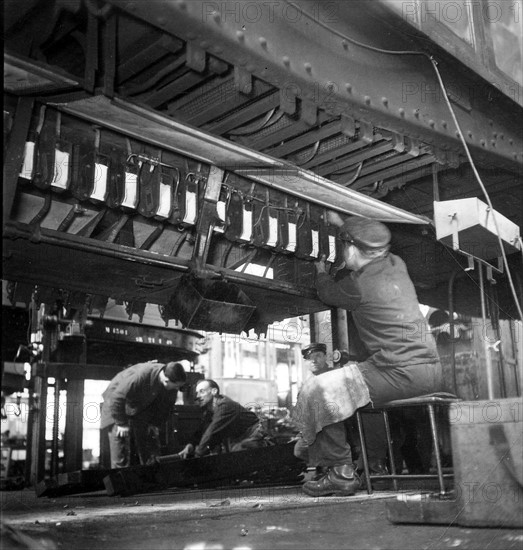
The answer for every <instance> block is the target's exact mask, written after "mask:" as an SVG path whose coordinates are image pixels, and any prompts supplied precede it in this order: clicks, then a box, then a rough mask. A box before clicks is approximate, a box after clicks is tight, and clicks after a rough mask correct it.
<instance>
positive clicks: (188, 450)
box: [178, 443, 194, 459]
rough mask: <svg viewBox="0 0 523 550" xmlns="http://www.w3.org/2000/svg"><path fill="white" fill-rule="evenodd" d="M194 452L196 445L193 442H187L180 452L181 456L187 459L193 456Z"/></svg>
mask: <svg viewBox="0 0 523 550" xmlns="http://www.w3.org/2000/svg"><path fill="white" fill-rule="evenodd" d="M193 453H194V445H193V444H192V443H187V445H185V447H184V448H183V449H182V450H181V451H180V452H179V453H178V454H179V455H180V457H181V458H183V459H186V458H189V457H190V456H192V454H193Z"/></svg>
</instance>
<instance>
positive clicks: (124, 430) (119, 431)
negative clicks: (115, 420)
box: [116, 426, 129, 437]
mask: <svg viewBox="0 0 523 550" xmlns="http://www.w3.org/2000/svg"><path fill="white" fill-rule="evenodd" d="M116 437H129V426H116Z"/></svg>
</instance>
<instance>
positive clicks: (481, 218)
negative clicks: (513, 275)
mask: <svg viewBox="0 0 523 550" xmlns="http://www.w3.org/2000/svg"><path fill="white" fill-rule="evenodd" d="M494 216H495V217H496V223H495V222H494ZM434 223H435V225H436V238H437V239H438V240H439V241H441V242H443V243H444V244H446V245H448V246H450V247H452V248H454V249H455V250H457V249H459V250H462V251H463V252H466V253H467V254H470V255H472V256H474V257H475V258H480V259H483V260H492V259H494V258H498V257H499V256H501V249H500V246H499V240H498V237H497V233H498V231H499V236H500V237H501V241H502V242H503V248H504V249H505V253H506V254H511V253H513V252H517V251H518V250H521V239H520V233H519V227H518V226H517V225H516V224H515V223H514V222H511V221H510V220H509V219H508V218H505V216H503V215H501V214H500V213H499V212H496V211H495V210H491V209H490V208H489V207H488V206H487V205H486V204H485V203H484V202H482V201H480V200H479V199H477V198H470V199H457V200H452V201H437V202H434ZM496 226H497V229H496Z"/></svg>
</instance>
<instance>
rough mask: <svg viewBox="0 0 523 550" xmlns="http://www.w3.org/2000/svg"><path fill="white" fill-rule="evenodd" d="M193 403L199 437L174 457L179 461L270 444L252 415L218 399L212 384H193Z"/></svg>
mask: <svg viewBox="0 0 523 550" xmlns="http://www.w3.org/2000/svg"><path fill="white" fill-rule="evenodd" d="M196 401H198V404H199V405H200V407H201V408H202V409H203V423H202V428H201V430H200V433H202V432H203V435H202V436H201V438H200V439H199V441H198V442H195V443H194V444H193V443H188V444H187V445H186V446H185V448H184V449H182V450H181V451H180V453H178V454H179V455H180V456H181V457H182V458H189V457H190V456H193V455H194V456H196V457H201V456H205V455H206V454H210V453H215V454H216V453H217V452H220V451H221V450H222V448H223V447H224V450H225V451H226V452H235V451H244V450H246V449H254V448H257V447H267V446H268V445H270V444H271V443H270V440H269V439H268V437H267V435H266V433H265V431H264V429H263V427H262V425H261V423H260V420H259V418H258V417H257V416H256V413H254V412H252V411H249V410H247V409H246V408H245V407H242V406H241V405H240V404H239V403H237V402H236V401H233V400H232V399H229V398H228V397H226V396H225V395H221V394H220V387H219V386H218V384H217V383H216V382H215V381H214V380H210V379H207V380H200V382H198V384H196Z"/></svg>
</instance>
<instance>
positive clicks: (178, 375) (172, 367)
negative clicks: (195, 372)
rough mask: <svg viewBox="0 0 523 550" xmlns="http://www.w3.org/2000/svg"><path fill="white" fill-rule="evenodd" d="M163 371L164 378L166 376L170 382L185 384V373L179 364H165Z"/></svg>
mask: <svg viewBox="0 0 523 550" xmlns="http://www.w3.org/2000/svg"><path fill="white" fill-rule="evenodd" d="M164 370H165V376H167V378H168V379H169V380H170V381H171V382H175V383H178V382H183V383H185V381H186V380H187V374H186V373H185V369H184V368H183V365H182V364H181V363H167V365H166V366H165V369H164Z"/></svg>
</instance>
